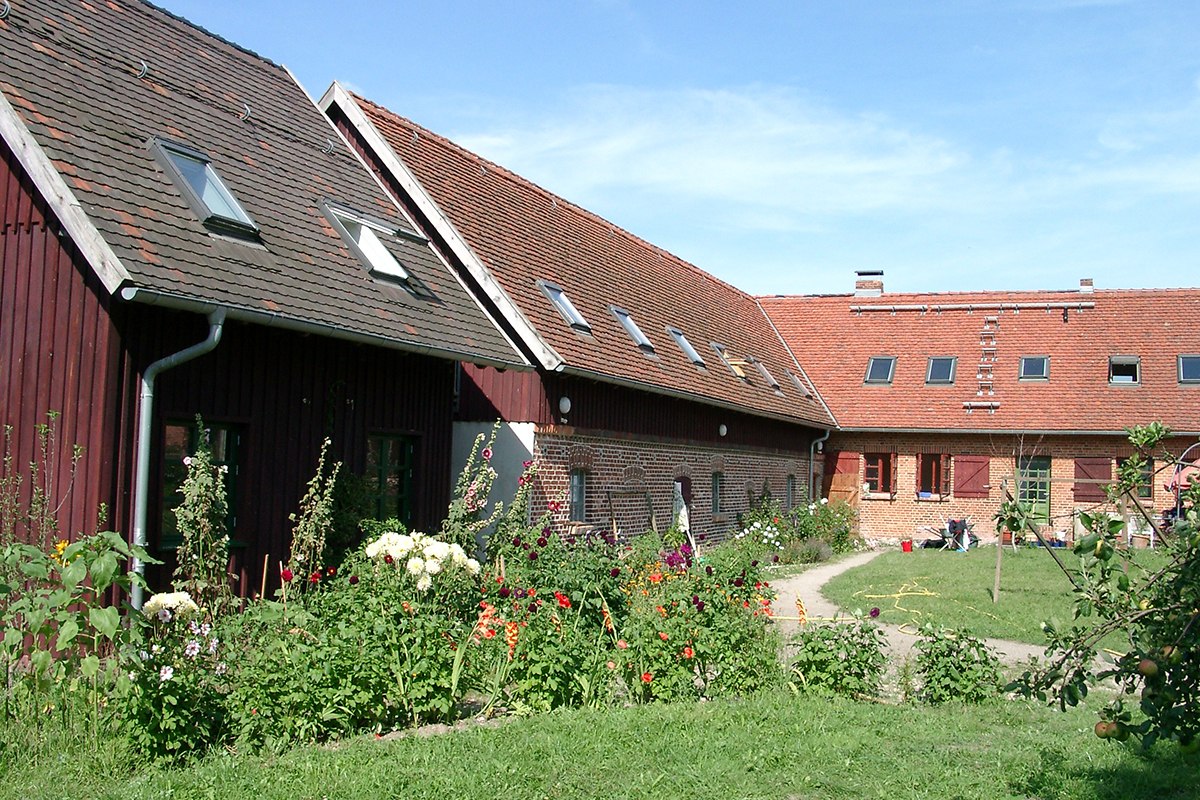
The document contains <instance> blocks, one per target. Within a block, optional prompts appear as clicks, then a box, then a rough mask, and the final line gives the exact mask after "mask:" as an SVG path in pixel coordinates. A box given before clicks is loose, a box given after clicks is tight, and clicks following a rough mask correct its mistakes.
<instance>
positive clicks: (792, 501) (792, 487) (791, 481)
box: [787, 475, 796, 508]
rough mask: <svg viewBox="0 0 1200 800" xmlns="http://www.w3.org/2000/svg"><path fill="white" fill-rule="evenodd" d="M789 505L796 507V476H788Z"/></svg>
mask: <svg viewBox="0 0 1200 800" xmlns="http://www.w3.org/2000/svg"><path fill="white" fill-rule="evenodd" d="M787 507H788V508H795V507H796V476H795V475H788V476H787Z"/></svg>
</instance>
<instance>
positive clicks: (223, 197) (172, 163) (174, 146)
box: [150, 137, 258, 237]
mask: <svg viewBox="0 0 1200 800" xmlns="http://www.w3.org/2000/svg"><path fill="white" fill-rule="evenodd" d="M150 149H151V151H152V152H153V153H154V156H155V158H157V159H158V161H159V163H160V164H162V165H163V167H164V168H165V169H166V171H167V174H168V175H170V176H171V179H172V180H173V181H175V184H176V185H177V186H178V187H179V189H180V192H181V194H182V195H183V198H184V200H186V201H187V203H188V205H189V206H191V207H192V210H193V211H194V212H195V213H196V216H198V217H200V221H201V222H203V223H204V224H205V225H206V226H207V227H209V228H211V229H213V230H214V231H217V232H219V233H228V234H234V235H239V236H243V237H245V236H250V237H257V235H258V225H256V224H255V223H254V220H253V219H251V218H250V215H249V214H247V213H246V210H245V209H244V208H242V205H241V203H239V202H238V201H237V198H236V197H234V196H233V193H232V192H231V191H229V187H227V186H226V185H225V182H224V181H222V180H221V176H220V175H218V174H217V171H216V169H215V168H214V167H213V165H212V161H211V159H209V157H208V156H207V155H205V154H204V153H202V152H200V151H199V150H195V149H193V148H191V147H188V146H187V145H182V144H179V143H177V142H170V141H167V140H166V139H159V138H157V137H156V138H154V139H151V140H150Z"/></svg>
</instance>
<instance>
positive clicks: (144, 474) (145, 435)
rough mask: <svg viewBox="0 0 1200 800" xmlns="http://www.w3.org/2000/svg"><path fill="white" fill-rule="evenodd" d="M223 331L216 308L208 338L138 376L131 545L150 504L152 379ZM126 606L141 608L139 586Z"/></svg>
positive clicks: (140, 541)
mask: <svg viewBox="0 0 1200 800" xmlns="http://www.w3.org/2000/svg"><path fill="white" fill-rule="evenodd" d="M224 328H225V309H224V308H218V309H216V310H214V311H212V312H211V313H210V314H209V315H208V337H207V338H206V339H205V340H204V341H203V342H197V343H196V344H194V345H192V346H191V347H187V348H185V349H183V350H180V351H179V352H178V353H173V354H171V355H169V356H166V357H165V358H160V359H159V360H158V361H155V362H154V363H153V364H151V365H150V366H148V367H146V371H145V372H144V373H142V393H141V402H140V403H139V404H138V428H137V474H136V478H135V480H134V490H133V502H134V506H133V543H134V544H135V545H137V546H138V547H145V546H146V513H147V509H148V508H149V505H150V498H149V497H148V493H149V489H150V438H151V429H152V428H153V424H154V379H155V378H157V377H158V374H159V373H160V372H166V371H167V370H169V369H172V368H174V367H177V366H179V365H180V364H182V363H184V362H185V361H191V360H192V359H193V358H198V357H199V356H202V355H204V354H205V353H208V352H211V351H212V350H213V349H215V348H216V346H217V345H218V344H219V343H220V341H221V332H222V331H223V330H224ZM133 571H134V572H136V573H137V574H138V575H145V573H146V565H145V564H144V563H142V560H141V559H140V558H135V559H133ZM129 594H130V597H129V600H130V603H131V604H132V605H133V607H134V608H135V609H140V608H141V607H142V587H141V586H139V585H137V584H134V585H133V587H132V588H131V590H130V593H129Z"/></svg>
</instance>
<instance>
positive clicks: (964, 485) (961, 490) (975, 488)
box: [954, 456, 992, 497]
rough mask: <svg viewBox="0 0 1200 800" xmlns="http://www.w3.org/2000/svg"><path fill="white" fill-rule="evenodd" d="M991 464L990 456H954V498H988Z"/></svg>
mask: <svg viewBox="0 0 1200 800" xmlns="http://www.w3.org/2000/svg"><path fill="white" fill-rule="evenodd" d="M991 463H992V460H991V458H990V457H988V456H954V496H955V497H987V496H988V495H989V494H990V493H991V488H992V487H991V484H990V480H989V477H988V472H989V470H990V467H991Z"/></svg>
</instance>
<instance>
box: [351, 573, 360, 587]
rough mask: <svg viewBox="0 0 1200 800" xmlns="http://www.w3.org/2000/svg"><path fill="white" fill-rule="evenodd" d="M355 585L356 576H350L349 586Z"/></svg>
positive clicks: (356, 581)
mask: <svg viewBox="0 0 1200 800" xmlns="http://www.w3.org/2000/svg"><path fill="white" fill-rule="evenodd" d="M356 583H358V576H357V575H351V576H350V585H351V586H353V585H354V584H356Z"/></svg>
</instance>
